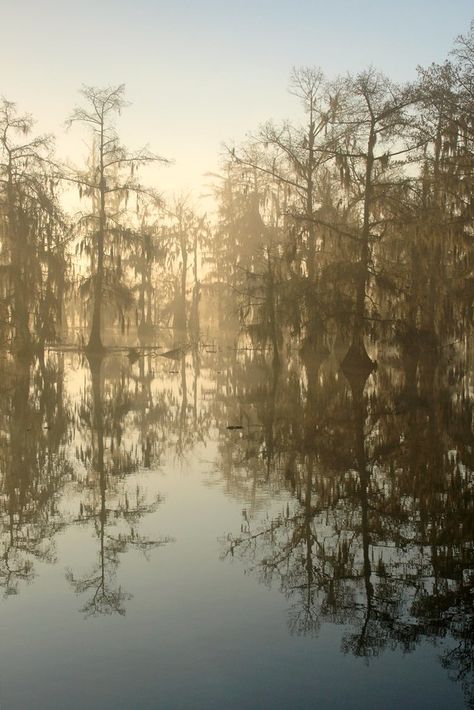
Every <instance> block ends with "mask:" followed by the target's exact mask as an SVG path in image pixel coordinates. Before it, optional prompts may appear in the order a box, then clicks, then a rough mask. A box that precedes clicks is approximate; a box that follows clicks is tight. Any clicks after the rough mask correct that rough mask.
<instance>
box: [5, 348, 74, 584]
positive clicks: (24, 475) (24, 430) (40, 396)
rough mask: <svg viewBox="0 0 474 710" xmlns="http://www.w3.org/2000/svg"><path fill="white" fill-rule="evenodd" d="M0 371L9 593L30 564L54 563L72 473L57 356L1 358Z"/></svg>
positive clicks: (30, 572) (29, 573) (31, 569)
mask: <svg viewBox="0 0 474 710" xmlns="http://www.w3.org/2000/svg"><path fill="white" fill-rule="evenodd" d="M2 369H3V374H4V375H5V377H4V379H3V383H2V386H1V388H0V422H1V424H0V471H1V477H0V492H1V498H0V514H1V520H2V527H1V542H0V545H1V557H0V584H1V586H2V587H3V589H4V593H5V595H11V594H17V593H18V592H19V589H20V584H21V582H31V581H32V580H33V578H34V577H35V565H34V563H35V560H41V561H44V562H54V561H55V557H56V554H55V545H54V538H55V535H56V534H57V532H59V530H61V529H62V528H63V527H64V525H65V520H64V519H63V516H62V515H61V513H60V511H59V509H58V501H59V497H60V494H61V492H62V489H63V488H64V485H65V484H66V483H67V481H68V480H70V478H71V475H72V469H71V466H70V464H69V462H68V461H67V458H66V455H65V450H64V444H65V440H66V436H67V415H66V412H65V410H64V404H63V395H62V378H63V362H62V358H61V357H59V358H57V359H56V360H51V361H50V362H49V363H48V365H45V363H44V362H41V363H39V364H36V365H35V366H30V363H29V362H27V361H26V360H25V359H20V358H18V357H12V358H8V357H7V358H6V359H5V361H4V363H3V368H2Z"/></svg>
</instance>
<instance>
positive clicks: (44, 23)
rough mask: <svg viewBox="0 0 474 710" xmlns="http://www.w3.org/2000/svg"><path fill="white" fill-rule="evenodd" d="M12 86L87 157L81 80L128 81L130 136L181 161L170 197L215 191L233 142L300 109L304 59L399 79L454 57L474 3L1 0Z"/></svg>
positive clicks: (160, 181)
mask: <svg viewBox="0 0 474 710" xmlns="http://www.w3.org/2000/svg"><path fill="white" fill-rule="evenodd" d="M0 9H1V15H0V16H1V24H0V60H1V66H2V74H1V79H0V95H3V96H5V97H6V98H8V99H9V100H11V101H15V102H17V104H18V108H19V110H21V111H28V112H30V113H32V114H33V115H34V116H35V118H36V119H37V122H38V129H39V130H41V131H45V132H53V133H55V134H56V135H57V145H58V150H59V151H60V153H61V156H62V157H69V158H70V159H72V160H73V161H74V162H75V163H76V164H80V163H81V161H82V160H83V159H84V158H85V157H86V155H87V132H86V130H84V129H80V128H78V127H76V128H74V129H72V130H71V131H69V132H67V131H66V129H65V121H66V118H67V117H68V115H69V114H70V112H71V110H72V108H73V107H74V106H75V105H77V104H78V103H80V94H79V89H80V87H81V84H88V85H93V86H110V85H116V84H121V83H125V85H126V96H127V99H128V100H129V101H130V102H131V105H130V106H129V107H128V108H126V109H125V111H124V113H123V115H122V116H121V118H120V119H119V124H118V126H119V131H120V135H121V137H122V139H123V142H124V143H125V144H126V145H127V146H128V147H129V148H131V149H135V148H139V147H141V146H143V145H148V146H149V147H150V149H151V150H153V151H154V152H156V153H158V154H160V155H163V156H165V157H167V158H169V159H171V160H173V161H174V162H173V165H172V166H168V167H160V168H157V169H156V170H155V171H154V173H153V181H156V187H157V189H159V190H160V191H162V192H164V194H167V195H173V194H176V195H177V194H180V193H191V194H193V195H195V196H199V195H200V194H202V193H205V192H206V191H207V190H206V185H207V184H208V183H209V178H206V177H205V173H206V172H209V171H216V170H218V167H219V156H220V155H222V153H223V147H222V146H223V143H224V142H225V143H233V142H236V143H238V142H239V141H241V140H243V139H244V138H245V135H246V134H247V133H249V132H252V131H254V130H255V129H256V128H257V127H258V125H259V124H260V123H262V122H263V121H265V120H267V119H269V118H274V119H276V120H278V119H284V118H292V117H297V116H298V109H299V107H298V105H297V102H296V99H295V98H294V97H292V96H290V95H289V94H288V92H287V87H288V78H289V74H290V71H291V68H292V67H293V66H302V65H309V66H319V67H321V68H322V69H323V71H324V73H325V74H326V75H327V76H328V78H333V77H335V76H336V75H338V74H341V73H346V72H347V71H351V72H357V71H359V70H361V69H364V68H366V67H367V66H369V65H370V64H373V65H374V66H376V67H377V68H378V69H380V70H381V71H383V72H384V73H386V74H387V75H388V76H390V77H391V78H392V79H393V80H395V81H405V80H410V79H413V78H414V77H415V76H416V66H417V65H422V66H426V65H428V64H430V63H431V62H433V61H434V62H442V61H443V60H444V59H445V58H446V57H447V55H448V52H449V50H450V49H451V48H452V46H453V41H454V39H455V37H456V36H457V35H459V34H461V33H465V32H467V31H468V28H469V24H470V22H471V20H472V19H473V18H474V5H473V3H472V0H451V1H450V2H448V1H447V0H443V1H441V0H391V1H389V0H377V1H374V0H328V1H327V2H322V0H292V1H290V0H234V1H233V2H228V0H220V1H218V0H195V1H194V2H191V1H189V0H188V1H186V0H174V1H173V2H171V1H167V2H165V1H164V0H95V2H93V1H92V0H76V1H75V2H71V1H70V0H23V2H19V1H18V0H16V1H14V0H0Z"/></svg>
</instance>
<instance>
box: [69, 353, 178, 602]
mask: <svg viewBox="0 0 474 710" xmlns="http://www.w3.org/2000/svg"><path fill="white" fill-rule="evenodd" d="M89 367H90V376H91V392H90V400H88V399H87V397H86V399H85V401H84V402H83V410H82V411H83V413H84V415H85V421H86V424H89V423H90V451H89V456H88V459H89V461H88V463H89V466H90V469H89V479H88V489H89V490H87V491H86V495H85V496H84V497H81V503H80V513H79V516H78V518H77V522H78V523H81V524H87V523H90V522H92V523H93V526H94V531H95V535H96V536H97V540H98V555H97V562H96V564H95V565H94V566H93V568H92V569H91V570H90V571H89V572H88V573H86V574H85V575H80V576H78V575H75V574H74V573H73V572H72V571H71V570H68V572H67V579H68V581H69V582H70V584H71V585H72V587H73V589H74V591H75V592H76V594H77V595H79V596H82V595H86V602H85V603H84V605H83V606H82V608H81V611H82V612H84V614H85V615H86V616H95V615H98V614H114V613H117V614H120V615H124V614H125V603H126V601H127V600H129V599H130V598H131V594H129V593H128V592H126V591H124V590H123V589H122V587H121V585H119V584H118V583H117V579H116V578H117V571H118V567H119V562H120V556H121V555H122V554H124V553H125V552H127V551H128V550H130V549H131V548H134V549H137V550H140V551H141V552H143V553H144V554H145V555H147V554H148V552H149V551H151V550H152V549H153V548H156V547H159V546H161V545H164V544H166V543H167V542H169V538H160V539H156V540H150V539H149V538H147V537H146V536H144V535H142V534H141V533H140V531H139V522H140V519H141V518H142V517H143V516H144V515H145V514H149V513H151V512H154V511H155V510H156V509H157V507H158V505H159V503H160V502H161V499H160V497H155V498H154V499H153V500H152V501H147V496H146V495H145V493H144V492H143V491H142V490H141V489H140V488H139V487H138V486H137V487H136V489H135V490H134V491H130V489H129V486H127V480H126V479H127V475H128V474H130V473H131V472H133V471H134V470H135V468H136V466H137V463H136V462H135V460H134V457H133V453H132V452H131V451H130V450H129V449H127V446H126V444H124V443H123V442H122V434H123V421H122V420H123V418H124V417H125V416H126V414H127V413H128V411H129V410H130V409H131V408H132V403H131V401H130V399H129V394H128V392H127V389H126V386H125V385H126V383H125V380H124V378H123V377H120V378H114V379H113V381H112V387H111V390H110V394H109V397H107V398H105V397H104V377H103V367H104V363H103V358H102V357H90V358H89ZM104 399H105V403H104ZM83 438H85V433H83ZM106 452H107V453H106Z"/></svg>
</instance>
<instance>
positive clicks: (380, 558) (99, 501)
mask: <svg viewBox="0 0 474 710" xmlns="http://www.w3.org/2000/svg"><path fill="white" fill-rule="evenodd" d="M471 350H472V344H471V347H470V345H469V343H468V342H462V343H457V344H454V345H452V346H449V347H446V348H445V349H443V350H442V352H441V353H438V354H437V355H436V357H434V356H433V353H430V352H429V351H427V352H417V353H416V354H415V353H402V352H397V351H396V350H393V349H390V348H385V349H384V350H382V349H380V350H379V351H378V352H376V353H375V356H376V358H377V361H378V369H377V370H376V371H375V372H373V373H372V374H370V375H369V377H368V378H367V379H365V377H364V376H363V375H359V374H358V373H348V375H347V376H345V375H344V374H343V373H342V372H341V370H340V367H339V362H340V359H338V357H337V356H336V355H330V356H327V355H326V354H322V353H319V354H317V353H305V354H304V355H301V353H300V352H299V351H298V350H297V349H294V350H292V349H291V348H286V349H285V351H284V352H283V353H282V357H281V358H280V361H279V362H278V363H277V362H273V360H272V357H271V354H269V353H265V352H264V351H263V350H259V349H253V348H252V347H250V345H249V344H248V343H247V342H242V341H240V340H235V341H227V342H224V341H223V342H214V341H210V342H204V343H201V344H200V346H199V348H195V349H194V350H190V351H183V352H177V353H175V358H166V357H162V356H161V353H160V351H159V349H156V350H153V349H151V350H147V351H145V352H144V353H143V352H142V353H134V352H131V353H127V352H126V351H125V352H114V353H111V354H109V355H108V356H107V357H106V358H105V359H104V360H103V361H102V362H92V363H89V362H88V361H87V360H86V359H85V358H84V357H83V356H82V355H80V354H78V353H74V352H61V351H57V350H56V351H55V350H51V351H50V352H48V354H47V356H46V357H45V359H44V361H42V362H41V361H37V362H35V363H34V364H33V365H25V364H24V363H20V362H15V360H14V359H12V358H9V356H7V355H5V356H4V357H3V360H2V371H3V376H2V382H1V385H0V405H1V412H0V422H1V426H0V460H1V491H0V492H1V498H0V500H1V516H2V517H1V524H2V529H1V550H0V552H1V557H0V584H1V586H2V593H3V598H2V599H1V601H0V606H1V608H0V619H1V635H0V707H1V708H2V710H25V709H29V708H35V709H37V710H43V709H44V710H46V709H47V710H50V709H51V708H68V709H69V710H74V709H76V708H77V709H79V708H80V709H82V708H100V709H101V710H105V709H108V708H114V710H116V709H119V708H123V709H125V708H126V709H127V710H128V709H129V708H137V709H145V708H147V709H148V708H165V709H168V708H169V709H170V710H171V709H174V708H176V709H178V708H183V709H188V708H190V709H191V708H196V709H197V708H199V709H201V708H202V709H204V708H205V709H209V708H231V709H232V708H239V709H242V708H272V709H273V708H400V707H403V708H406V709H408V708H463V707H466V706H470V705H471V706H472V703H473V702H474V690H473V638H474V612H473V606H474V595H473V592H474V552H473V548H474V545H473V539H474V533H473V528H474V505H473V499H474V495H473V454H474V452H473V443H474V442H473V401H474V376H473V370H472V360H471V358H472V354H471Z"/></svg>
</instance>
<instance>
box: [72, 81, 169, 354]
mask: <svg viewBox="0 0 474 710" xmlns="http://www.w3.org/2000/svg"><path fill="white" fill-rule="evenodd" d="M81 93H82V96H83V97H84V101H85V106H83V107H77V108H75V109H74V111H73V113H72V115H71V117H70V119H69V124H72V123H81V124H83V125H85V126H87V127H88V128H89V130H90V133H91V135H92V145H91V149H90V150H91V154H90V159H89V163H88V166H87V167H86V168H85V169H84V170H83V171H77V172H75V173H74V174H71V175H70V178H69V179H70V180H72V182H75V183H77V185H78V187H79V193H80V196H81V197H88V198H89V200H90V204H91V207H92V209H91V212H89V213H88V214H86V215H84V216H83V217H82V218H81V220H80V227H81V229H82V231H83V236H84V239H83V241H82V244H81V246H83V247H84V248H85V249H86V253H88V255H89V259H90V274H89V276H88V277H87V279H86V280H85V281H84V290H85V291H88V292H89V293H90V295H91V297H92V323H91V328H90V334H89V339H88V343H87V350H88V351H89V352H91V353H101V352H103V351H104V344H103V342H102V310H103V304H104V299H105V298H106V297H107V298H108V299H109V300H112V301H114V300H115V302H117V301H118V302H120V301H122V303H123V304H125V305H127V304H128V301H129V299H130V298H131V297H130V296H127V289H124V281H123V279H122V278H121V277H122V252H123V249H124V248H126V247H127V243H128V240H129V239H130V238H131V237H132V238H133V235H132V233H131V231H130V229H129V226H130V225H129V224H127V225H126V224H125V223H124V220H123V216H124V213H125V212H126V208H127V204H128V199H129V197H130V195H134V196H135V199H136V205H137V210H136V211H137V212H138V211H139V202H140V199H141V197H143V196H149V195H151V194H152V191H151V190H149V189H146V188H145V187H144V186H143V185H142V184H141V183H140V181H139V180H138V176H137V171H138V169H139V167H140V166H143V165H147V164H151V163H156V162H167V161H166V160H165V159H164V158H161V157H159V156H157V155H155V154H154V153H152V152H150V151H149V150H148V149H147V148H143V149H141V150H138V151H135V152H131V151H129V150H128V149H127V148H125V147H124V146H123V145H122V144H121V142H120V139H119V135H118V132H117V129H116V126H115V119H116V118H117V116H118V115H120V113H121V111H122V109H123V108H124V107H125V106H126V105H127V102H126V100H125V96H124V93H125V87H124V85H123V84H121V85H120V86H116V87H107V88H104V89H102V88H94V87H91V86H84V87H83V88H82V90H81Z"/></svg>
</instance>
